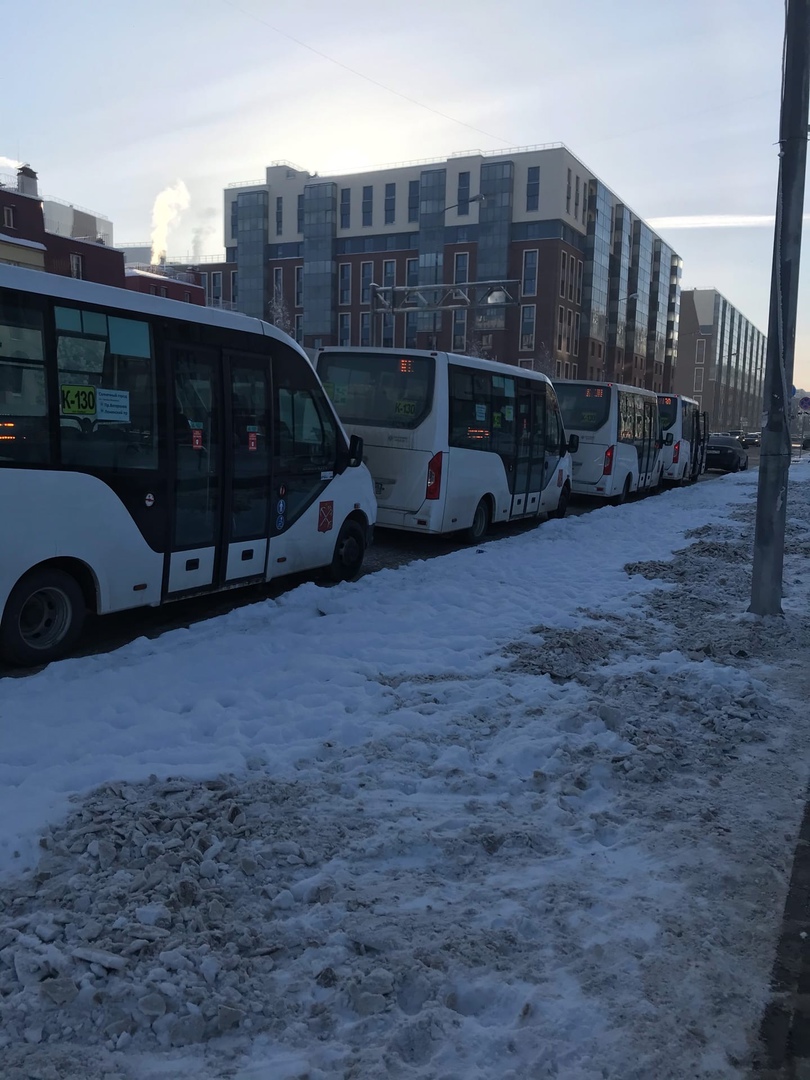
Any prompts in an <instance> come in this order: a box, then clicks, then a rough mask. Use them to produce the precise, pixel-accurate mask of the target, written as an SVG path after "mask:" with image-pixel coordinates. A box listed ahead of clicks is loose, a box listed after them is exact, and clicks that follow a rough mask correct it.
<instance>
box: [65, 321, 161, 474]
mask: <svg viewBox="0 0 810 1080" xmlns="http://www.w3.org/2000/svg"><path fill="white" fill-rule="evenodd" d="M54 313H55V317H56V358H57V367H58V374H59V428H60V436H61V447H62V462H63V463H64V464H65V465H79V466H83V467H86V468H101V469H105V468H106V469H110V468H111V469H116V470H117V469H154V468H157V445H158V444H157V426H156V414H157V407H156V386H155V360H154V355H153V351H152V341H151V333H150V329H149V324H148V323H147V322H145V321H144V320H141V319H125V318H119V317H116V316H112V315H110V316H107V315H105V314H103V313H100V312H96V311H86V310H83V309H79V308H68V307H56V308H54Z"/></svg>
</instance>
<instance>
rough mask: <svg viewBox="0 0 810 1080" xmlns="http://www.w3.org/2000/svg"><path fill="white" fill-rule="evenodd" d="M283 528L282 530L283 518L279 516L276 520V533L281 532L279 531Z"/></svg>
mask: <svg viewBox="0 0 810 1080" xmlns="http://www.w3.org/2000/svg"><path fill="white" fill-rule="evenodd" d="M283 528H284V516H283V514H279V516H278V517H277V518H276V531H277V532H281V530H282V529H283Z"/></svg>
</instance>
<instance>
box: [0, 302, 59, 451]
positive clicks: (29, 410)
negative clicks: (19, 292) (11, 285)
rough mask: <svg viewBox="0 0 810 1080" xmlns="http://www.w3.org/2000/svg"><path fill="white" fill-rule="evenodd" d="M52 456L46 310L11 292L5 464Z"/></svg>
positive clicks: (0, 410)
mask: <svg viewBox="0 0 810 1080" xmlns="http://www.w3.org/2000/svg"><path fill="white" fill-rule="evenodd" d="M49 459H50V443H49V438H48V401H47V395H46V393H45V354H44V352H43V339H42V314H41V312H40V311H39V310H37V308H36V307H34V306H33V305H32V304H31V303H30V301H28V300H27V299H24V298H22V297H21V298H20V300H19V302H17V301H15V300H13V299H11V298H10V297H9V296H8V295H7V296H4V297H3V300H2V302H0V465H4V464H9V463H21V464H29V463H30V464H36V465H43V464H46V463H47V462H48V461H49Z"/></svg>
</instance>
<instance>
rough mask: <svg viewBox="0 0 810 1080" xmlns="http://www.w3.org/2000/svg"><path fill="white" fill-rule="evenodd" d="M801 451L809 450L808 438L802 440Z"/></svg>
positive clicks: (809, 439)
mask: <svg viewBox="0 0 810 1080" xmlns="http://www.w3.org/2000/svg"><path fill="white" fill-rule="evenodd" d="M802 450H810V436H808V437H806V438H805V439H803V440H802Z"/></svg>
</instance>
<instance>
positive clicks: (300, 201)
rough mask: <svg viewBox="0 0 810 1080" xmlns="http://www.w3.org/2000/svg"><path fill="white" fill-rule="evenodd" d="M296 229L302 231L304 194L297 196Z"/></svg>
mask: <svg viewBox="0 0 810 1080" xmlns="http://www.w3.org/2000/svg"><path fill="white" fill-rule="evenodd" d="M297 224H298V231H299V232H300V233H302V232H303V231H304V196H303V195H299V196H298V223H297Z"/></svg>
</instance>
